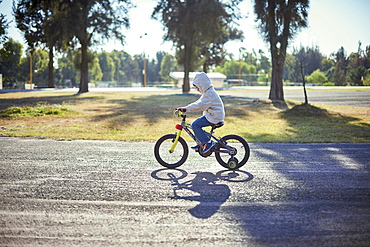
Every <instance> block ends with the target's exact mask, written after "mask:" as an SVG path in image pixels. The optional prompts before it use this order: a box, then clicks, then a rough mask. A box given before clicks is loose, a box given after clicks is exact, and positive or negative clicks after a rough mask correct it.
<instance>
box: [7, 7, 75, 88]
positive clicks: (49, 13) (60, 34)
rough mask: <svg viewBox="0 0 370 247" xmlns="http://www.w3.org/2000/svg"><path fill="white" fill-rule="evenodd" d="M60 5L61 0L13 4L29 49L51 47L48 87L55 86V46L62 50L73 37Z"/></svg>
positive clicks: (31, 50) (18, 23)
mask: <svg viewBox="0 0 370 247" xmlns="http://www.w3.org/2000/svg"><path fill="white" fill-rule="evenodd" d="M60 6H61V4H60V1H59V0H49V1H40V0H18V2H15V3H14V5H13V13H14V16H15V20H16V23H17V27H18V29H20V30H21V31H22V32H23V33H24V37H25V39H26V41H27V44H28V48H29V51H30V52H31V53H32V52H33V51H34V50H35V49H36V47H39V46H41V45H45V46H46V47H47V48H48V49H49V63H48V78H49V79H48V87H54V66H53V64H54V48H56V49H57V50H58V51H61V50H63V49H64V48H65V47H66V44H67V42H69V41H70V40H71V39H72V36H71V35H70V33H69V32H68V31H67V29H66V28H65V24H64V23H65V19H63V18H65V15H64V12H63V10H62V9H61V7H60Z"/></svg>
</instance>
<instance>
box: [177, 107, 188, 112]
mask: <svg viewBox="0 0 370 247" xmlns="http://www.w3.org/2000/svg"><path fill="white" fill-rule="evenodd" d="M176 110H178V111H181V112H186V108H185V107H179V108H177V109H176Z"/></svg>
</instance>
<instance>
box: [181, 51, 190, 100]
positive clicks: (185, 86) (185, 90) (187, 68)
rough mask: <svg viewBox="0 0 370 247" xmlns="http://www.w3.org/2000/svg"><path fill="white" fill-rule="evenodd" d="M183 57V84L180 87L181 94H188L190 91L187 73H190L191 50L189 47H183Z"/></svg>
mask: <svg viewBox="0 0 370 247" xmlns="http://www.w3.org/2000/svg"><path fill="white" fill-rule="evenodd" d="M184 49H185V50H184V53H185V54H184V55H185V61H184V82H183V85H182V92H183V93H188V92H189V91H190V83H189V81H190V79H189V73H190V72H191V71H190V69H191V49H190V48H189V46H187V45H185V48H184Z"/></svg>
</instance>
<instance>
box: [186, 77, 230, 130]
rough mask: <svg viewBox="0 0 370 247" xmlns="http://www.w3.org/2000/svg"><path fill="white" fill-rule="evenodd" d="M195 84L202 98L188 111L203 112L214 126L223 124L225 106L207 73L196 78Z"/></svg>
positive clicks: (188, 106)
mask: <svg viewBox="0 0 370 247" xmlns="http://www.w3.org/2000/svg"><path fill="white" fill-rule="evenodd" d="M193 84H194V85H196V86H197V87H198V88H199V90H200V93H201V94H202V96H201V97H200V98H199V99H198V100H197V101H195V102H194V103H191V104H189V105H187V106H186V107H185V108H186V111H188V112H197V111H203V116H205V117H206V118H207V120H208V121H209V122H211V123H213V124H217V123H219V122H223V121H224V119H225V109H224V104H223V103H222V100H221V98H220V96H219V95H218V94H217V92H216V91H215V89H214V88H213V85H212V82H211V80H210V79H209V77H208V76H207V74H206V73H204V72H202V73H200V74H197V75H196V76H195V77H194V80H193Z"/></svg>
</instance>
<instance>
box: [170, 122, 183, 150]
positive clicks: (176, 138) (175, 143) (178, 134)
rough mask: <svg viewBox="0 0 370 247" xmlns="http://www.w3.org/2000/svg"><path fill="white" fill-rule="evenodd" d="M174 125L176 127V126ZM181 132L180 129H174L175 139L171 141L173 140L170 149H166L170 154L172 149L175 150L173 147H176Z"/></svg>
mask: <svg viewBox="0 0 370 247" xmlns="http://www.w3.org/2000/svg"><path fill="white" fill-rule="evenodd" d="M176 127H177V126H176ZM181 132H182V129H178V130H177V131H176V137H175V139H174V140H173V141H172V142H173V144H172V146H171V148H170V150H168V151H169V152H170V153H171V154H172V153H173V151H175V148H176V146H177V143H178V142H179V138H180V136H181Z"/></svg>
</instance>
